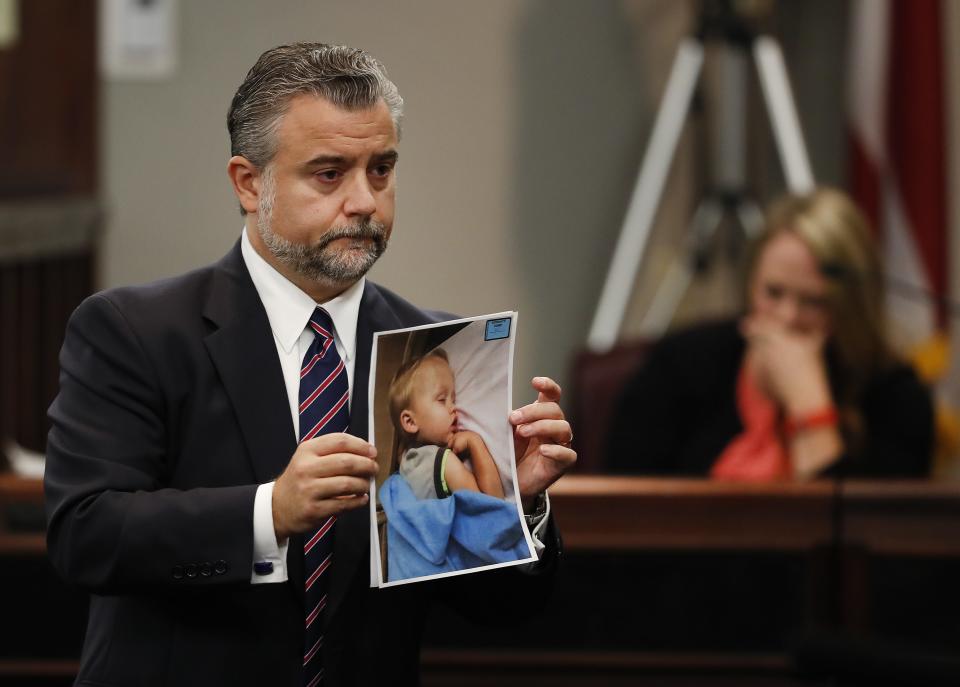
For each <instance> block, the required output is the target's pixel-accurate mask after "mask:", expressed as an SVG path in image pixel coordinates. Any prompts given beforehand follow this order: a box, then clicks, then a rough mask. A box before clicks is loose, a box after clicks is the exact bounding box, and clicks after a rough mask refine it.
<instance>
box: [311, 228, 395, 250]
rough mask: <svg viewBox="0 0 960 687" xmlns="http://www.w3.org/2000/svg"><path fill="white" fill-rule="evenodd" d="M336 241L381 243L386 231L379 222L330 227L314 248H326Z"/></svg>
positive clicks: (385, 236)
mask: <svg viewBox="0 0 960 687" xmlns="http://www.w3.org/2000/svg"><path fill="white" fill-rule="evenodd" d="M338 239H370V240H371V241H375V242H377V243H382V242H385V241H386V239H387V229H386V227H385V226H384V225H383V224H381V223H380V222H373V221H366V222H361V223H360V224H355V225H353V226H348V227H331V228H330V229H329V230H328V231H327V232H326V233H325V234H324V235H323V236H321V237H320V239H319V240H318V241H317V242H316V243H315V244H314V248H315V249H323V248H326V247H327V246H328V245H329V244H330V243H331V242H333V241H336V240H338Z"/></svg>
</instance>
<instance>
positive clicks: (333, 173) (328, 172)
mask: <svg viewBox="0 0 960 687" xmlns="http://www.w3.org/2000/svg"><path fill="white" fill-rule="evenodd" d="M316 176H317V177H319V178H320V180H321V181H336V180H337V179H339V178H340V172H339V171H338V170H336V169H324V170H321V171H319V172H316Z"/></svg>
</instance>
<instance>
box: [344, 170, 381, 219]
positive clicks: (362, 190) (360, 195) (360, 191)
mask: <svg viewBox="0 0 960 687" xmlns="http://www.w3.org/2000/svg"><path fill="white" fill-rule="evenodd" d="M346 193H347V197H346V199H345V200H344V203H343V212H344V214H345V215H347V216H348V217H355V216H358V215H359V216H365V217H369V216H370V215H372V214H373V213H374V212H375V211H376V209H377V199H376V198H375V197H374V195H373V189H372V188H371V186H370V180H369V179H367V175H366V174H356V175H354V178H353V179H351V180H350V182H349V183H348V184H347V188H346Z"/></svg>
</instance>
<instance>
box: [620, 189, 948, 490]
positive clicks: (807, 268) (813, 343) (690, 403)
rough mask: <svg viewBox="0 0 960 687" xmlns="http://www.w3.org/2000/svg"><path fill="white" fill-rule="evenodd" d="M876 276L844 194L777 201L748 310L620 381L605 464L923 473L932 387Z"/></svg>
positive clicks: (731, 471) (861, 223) (773, 474)
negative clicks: (900, 347)
mask: <svg viewBox="0 0 960 687" xmlns="http://www.w3.org/2000/svg"><path fill="white" fill-rule="evenodd" d="M882 274H883V273H882V269H881V265H880V260H879V257H878V255H877V252H876V248H875V246H874V242H873V239H872V237H871V236H870V233H869V231H868V228H867V225H866V221H865V220H864V217H863V215H862V214H861V213H860V211H859V210H858V209H857V208H856V206H855V205H854V204H853V203H852V202H851V201H850V199H849V198H848V197H847V196H846V195H844V194H843V193H842V192H840V191H837V190H834V189H828V188H823V189H819V190H816V191H814V192H813V193H811V194H809V195H804V196H786V197H784V198H782V199H780V200H778V201H776V202H775V203H774V204H773V205H772V206H771V207H770V209H769V211H768V214H767V229H766V232H765V233H764V235H763V236H762V237H761V238H760V239H759V240H758V241H757V243H756V245H755V247H754V251H753V254H752V259H751V260H750V263H749V268H748V271H747V287H746V296H747V298H746V300H747V308H746V313H745V314H744V315H743V316H742V317H741V318H738V319H736V320H730V321H723V322H714V323H709V324H704V325H700V326H697V327H694V328H691V329H688V330H685V331H681V332H678V333H674V334H670V335H668V336H666V337H665V338H664V339H663V340H662V341H661V342H660V343H659V344H658V345H657V346H656V347H655V348H654V350H653V351H652V353H651V355H650V357H649V358H648V360H647V361H646V363H645V365H644V366H643V368H642V369H641V370H640V372H639V373H638V375H637V376H636V377H635V378H634V379H633V380H632V381H631V382H630V383H628V384H627V387H626V391H625V393H624V396H623V399H622V403H621V404H620V407H619V412H618V417H617V419H616V420H615V422H614V426H613V430H612V434H611V442H610V462H611V465H612V468H613V469H614V470H615V471H621V472H640V473H673V474H700V475H706V474H710V475H712V476H713V477H715V478H717V479H731V480H755V481H760V480H777V479H793V478H798V479H806V478H810V477H814V476H816V475H819V474H822V473H824V472H828V471H843V472H844V473H845V474H855V475H870V476H922V475H925V474H927V472H928V471H929V466H930V459H931V452H932V443H933V410H932V405H931V400H930V395H929V392H928V390H927V389H926V388H925V387H924V386H923V385H922V384H921V383H920V382H919V381H918V379H917V377H916V376H915V375H914V373H913V371H912V370H911V369H910V368H909V367H908V366H906V365H905V364H903V363H902V362H901V361H900V360H898V358H897V357H896V356H895V355H894V354H893V353H892V352H891V351H890V349H889V347H888V346H887V343H886V341H885V339H884V321H883V305H882V302H883V277H882Z"/></svg>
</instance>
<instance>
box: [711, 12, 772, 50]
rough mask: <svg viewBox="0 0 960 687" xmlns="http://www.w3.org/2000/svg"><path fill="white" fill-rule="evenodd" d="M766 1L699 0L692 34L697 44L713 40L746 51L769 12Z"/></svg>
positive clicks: (764, 31) (761, 29)
mask: <svg viewBox="0 0 960 687" xmlns="http://www.w3.org/2000/svg"><path fill="white" fill-rule="evenodd" d="M772 5H773V3H772V2H770V1H769V0H751V1H745V0H739V1H738V0H702V1H701V3H700V18H699V22H698V25H697V30H696V32H695V34H694V35H695V36H696V38H697V40H698V41H700V42H701V43H706V42H708V41H712V40H716V41H722V42H724V43H727V44H729V45H730V46H731V47H736V48H739V49H741V50H745V51H748V50H750V48H751V46H752V45H753V41H754V39H756V37H757V36H758V35H759V34H761V33H768V32H767V31H766V30H764V29H763V25H764V24H765V23H766V22H767V20H768V18H769V17H770V15H771V13H772Z"/></svg>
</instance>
